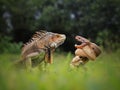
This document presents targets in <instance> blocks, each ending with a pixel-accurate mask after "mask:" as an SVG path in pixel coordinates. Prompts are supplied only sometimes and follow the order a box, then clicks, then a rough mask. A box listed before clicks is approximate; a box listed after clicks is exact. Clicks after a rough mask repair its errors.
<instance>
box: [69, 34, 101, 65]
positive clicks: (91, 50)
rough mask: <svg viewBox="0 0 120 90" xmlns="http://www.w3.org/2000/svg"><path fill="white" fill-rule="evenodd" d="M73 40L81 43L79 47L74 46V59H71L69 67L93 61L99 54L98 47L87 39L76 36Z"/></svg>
mask: <svg viewBox="0 0 120 90" xmlns="http://www.w3.org/2000/svg"><path fill="white" fill-rule="evenodd" d="M75 39H76V40H77V41H79V42H81V44H80V45H77V44H75V48H77V49H76V50H75V57H74V58H73V59H72V61H71V63H70V66H72V67H79V66H80V65H84V64H85V63H86V62H88V61H89V60H95V59H96V58H97V57H98V56H99V55H100V53H101V50H100V48H99V46H97V45H96V44H95V43H92V42H90V41H89V40H88V39H86V38H84V37H81V36H76V37H75Z"/></svg>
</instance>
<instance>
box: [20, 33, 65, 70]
mask: <svg viewBox="0 0 120 90" xmlns="http://www.w3.org/2000/svg"><path fill="white" fill-rule="evenodd" d="M65 39H66V36H65V35H64V34H58V33H52V32H46V31H39V32H36V34H35V35H33V37H32V39H31V40H30V41H29V42H28V43H26V44H25V45H24V46H23V48H22V53H21V56H22V59H21V60H20V61H19V62H18V63H22V64H24V65H25V67H26V68H31V67H34V66H37V65H39V64H40V63H41V62H42V61H44V62H45V63H50V64H51V63H52V62H53V59H52V54H53V52H54V51H55V49H56V48H57V47H58V46H60V45H61V44H63V43H64V41H65Z"/></svg>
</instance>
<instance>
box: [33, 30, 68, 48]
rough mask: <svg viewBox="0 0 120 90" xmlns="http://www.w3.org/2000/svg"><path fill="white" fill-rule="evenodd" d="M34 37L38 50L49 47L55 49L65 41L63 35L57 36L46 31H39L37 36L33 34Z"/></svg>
mask: <svg viewBox="0 0 120 90" xmlns="http://www.w3.org/2000/svg"><path fill="white" fill-rule="evenodd" d="M35 36H36V37H37V38H38V39H37V42H38V43H37V45H38V47H39V48H45V47H49V48H53V49H55V48H57V47H58V46H60V45H61V44H63V43H64V41H65V39H66V36H65V35H64V34H58V33H53V32H47V31H39V32H37V34H35ZM35 36H34V37H35ZM34 37H33V39H34ZM36 37H35V38H36Z"/></svg>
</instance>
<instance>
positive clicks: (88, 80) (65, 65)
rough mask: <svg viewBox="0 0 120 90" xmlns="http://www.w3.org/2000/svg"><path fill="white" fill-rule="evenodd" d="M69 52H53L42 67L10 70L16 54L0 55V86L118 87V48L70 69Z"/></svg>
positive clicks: (20, 89) (22, 89) (1, 89)
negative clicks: (48, 63)
mask: <svg viewBox="0 0 120 90" xmlns="http://www.w3.org/2000/svg"><path fill="white" fill-rule="evenodd" d="M72 58H73V55H71V54H70V53H68V54H61V53H59V54H56V55H54V63H53V64H52V65H49V66H48V67H47V70H46V71H40V70H39V69H38V68H34V69H33V71H32V72H28V71H26V70H20V71H19V70H14V69H12V67H11V62H13V61H15V60H17V59H19V55H13V54H1V55H0V90H120V85H119V84H120V50H119V51H117V52H114V53H109V54H108V53H102V54H101V55H100V56H99V57H98V58H97V60H96V61H90V62H88V63H87V64H86V67H87V70H86V71H85V70H84V69H83V68H82V67H80V68H79V69H74V70H71V69H70V67H69V63H70V61H71V60H72Z"/></svg>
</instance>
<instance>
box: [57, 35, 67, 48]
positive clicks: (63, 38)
mask: <svg viewBox="0 0 120 90" xmlns="http://www.w3.org/2000/svg"><path fill="white" fill-rule="evenodd" d="M60 36H61V40H59V41H58V43H57V47H58V46H60V45H61V44H63V43H64V41H65V40H66V36H65V35H60Z"/></svg>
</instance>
